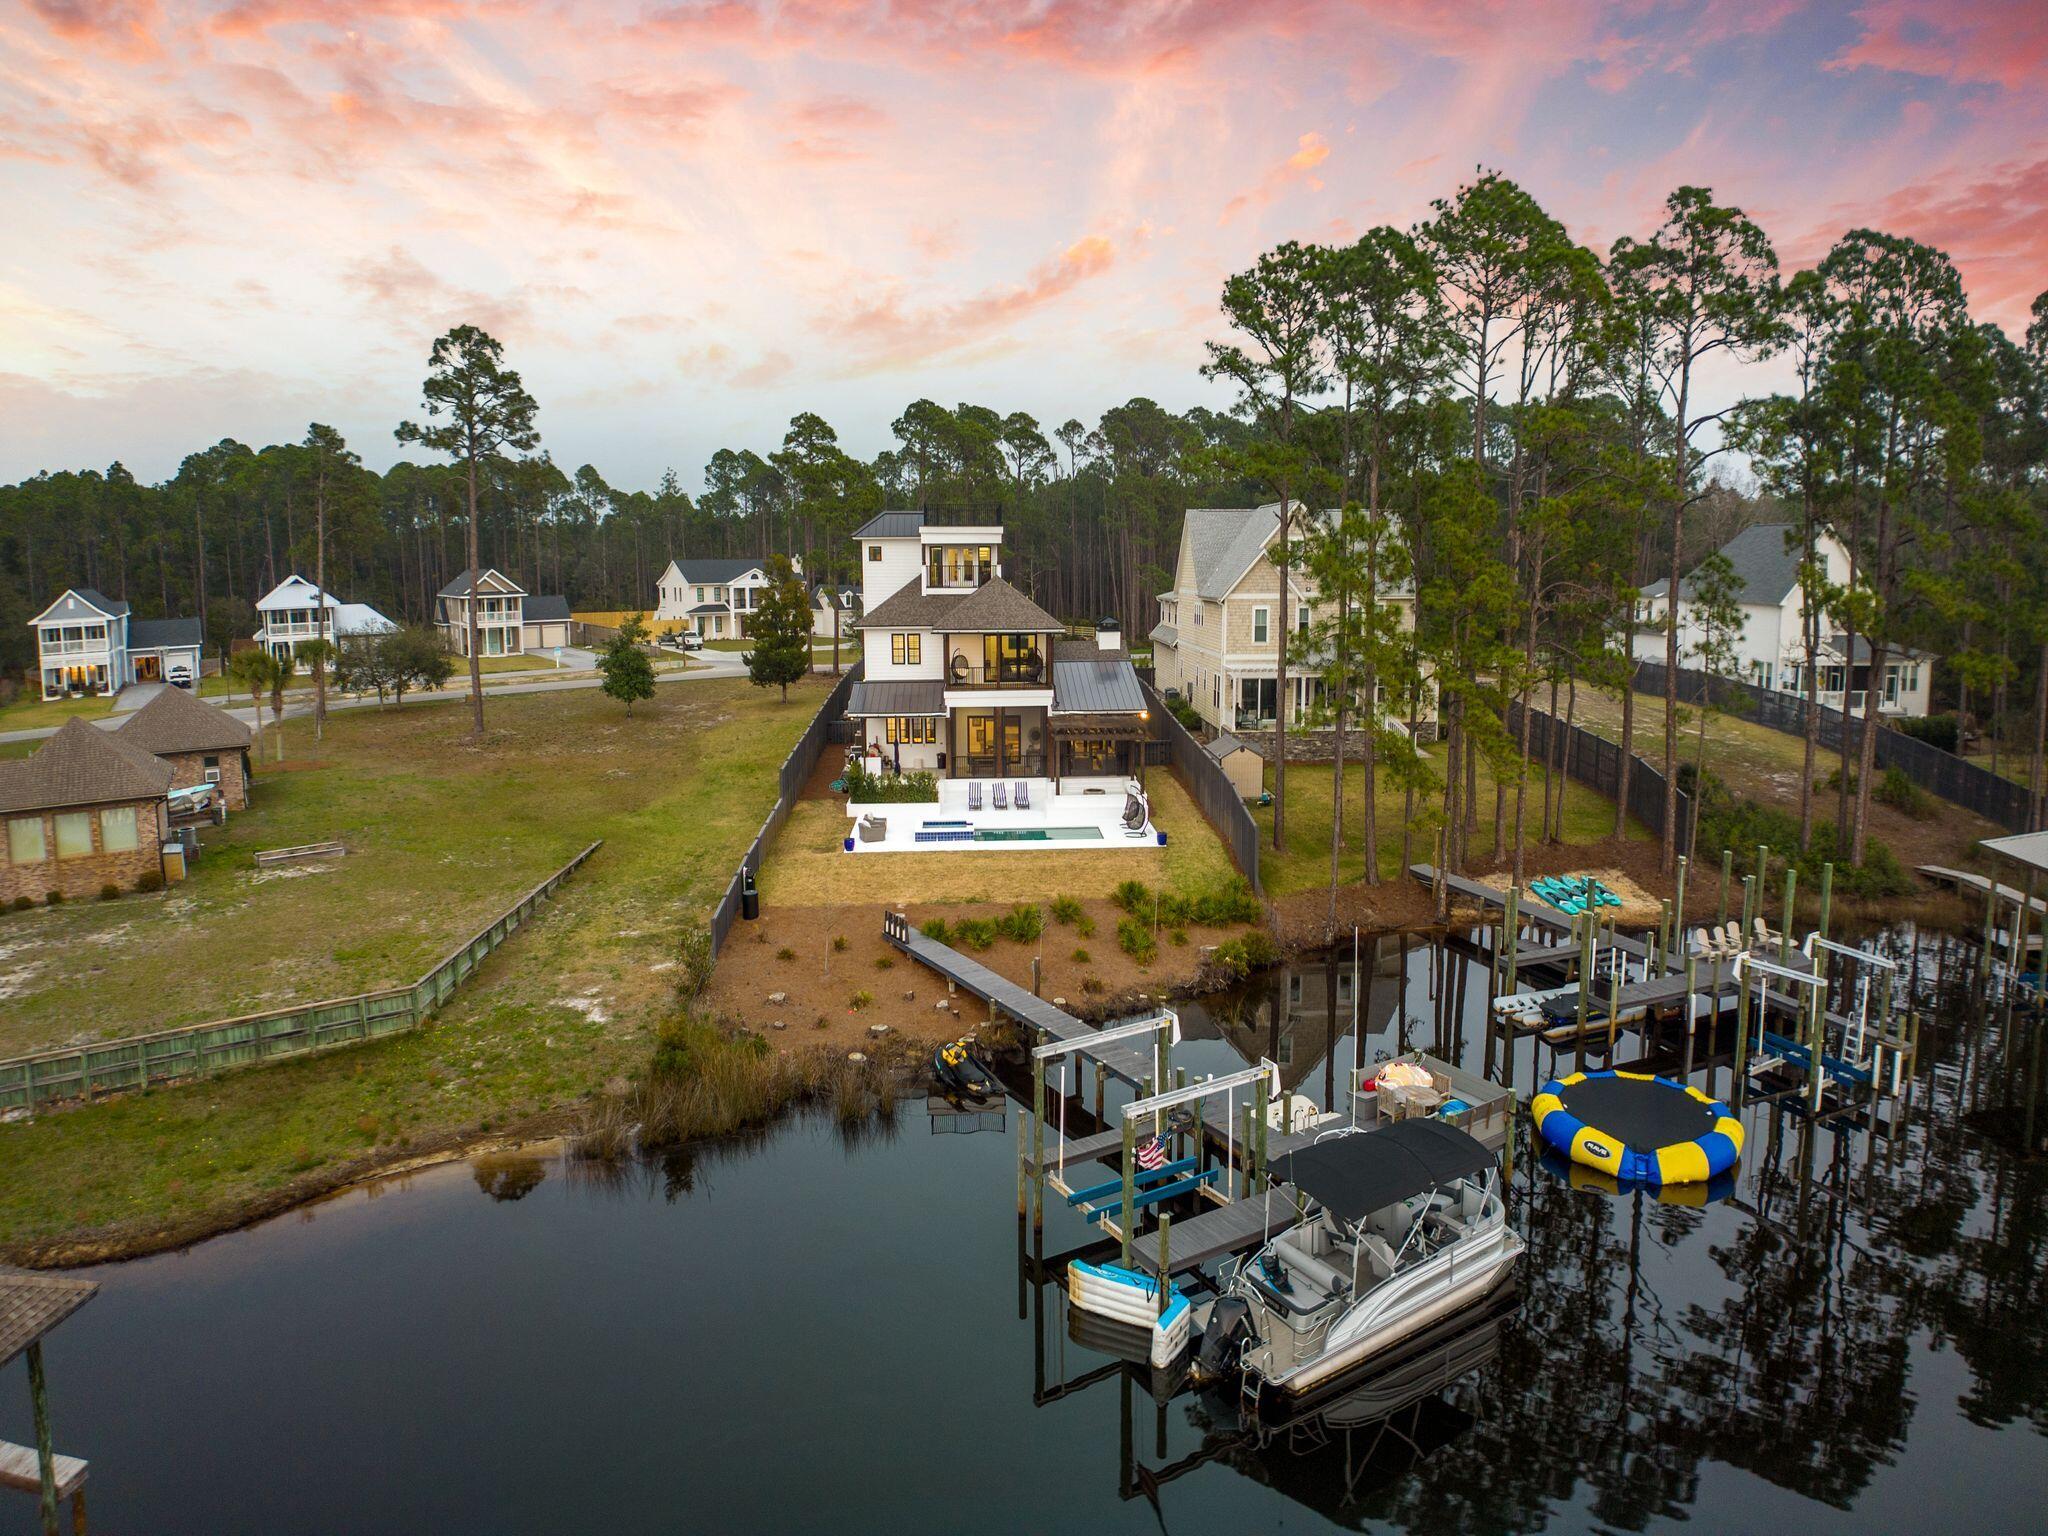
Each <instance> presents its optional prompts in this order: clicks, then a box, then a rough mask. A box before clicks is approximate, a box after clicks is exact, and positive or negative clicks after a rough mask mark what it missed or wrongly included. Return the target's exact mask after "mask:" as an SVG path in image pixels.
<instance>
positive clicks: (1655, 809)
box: [1503, 702, 1692, 853]
mask: <svg viewBox="0 0 2048 1536" xmlns="http://www.w3.org/2000/svg"><path fill="white" fill-rule="evenodd" d="M1503 719H1505V721H1506V722H1507V728H1508V734H1509V735H1510V736H1512V737H1514V739H1515V740H1517V741H1520V740H1521V734H1522V706H1521V705H1520V704H1516V703H1512V702H1511V703H1509V705H1508V707H1507V710H1506V713H1505V714H1504V716H1503ZM1621 754H1622V749H1621V747H1620V746H1619V745H1617V744H1616V743H1614V742H1611V741H1609V740H1607V739H1606V738H1605V737H1603V736H1596V735H1594V734H1593V733H1592V732H1591V731H1589V730H1587V729H1586V728H1585V727H1584V726H1583V725H1566V724H1565V723H1564V722H1563V721H1562V720H1559V719H1558V718H1556V717H1555V716H1554V715H1550V714H1547V713H1545V712H1544V711H1543V710H1540V709H1531V710H1530V711H1529V766H1530V771H1531V772H1535V771H1536V770H1537V769H1538V768H1540V767H1541V765H1542V764H1543V763H1544V762H1545V761H1548V762H1550V763H1551V764H1552V765H1553V766H1554V767H1555V766H1558V765H1560V764H1561V765H1562V768H1563V771H1564V774H1565V776H1566V777H1567V778H1570V779H1576V780H1577V781H1578V782H1579V783H1581V784H1585V785H1588V786H1589V787H1591V788H1593V789H1597V790H1599V791H1600V793H1601V794H1603V795H1605V796H1607V798H1608V799H1610V800H1612V799H1615V798H1616V797H1617V796H1618V795H1619V793H1620V790H1621ZM1628 813H1629V815H1631V816H1633V817H1635V819H1636V820H1637V821H1640V822H1641V823H1642V824H1643V825H1644V826H1646V827H1648V828H1649V829H1650V831H1651V832H1653V833H1655V834H1656V835H1657V836H1658V837H1660V838H1661V837H1662V836H1663V835H1664V775H1663V773H1662V772H1660V771H1659V770H1658V769H1656V768H1653V767H1651V766H1650V764H1648V763H1646V762H1644V761H1643V759H1642V758H1640V757H1638V758H1637V759H1636V760H1635V766H1634V767H1632V768H1631V769H1630V770H1629V775H1628ZM1691 834H1692V796H1690V795H1688V794H1687V793H1686V792H1685V791H1684V790H1682V789H1681V790H1680V791H1679V792H1678V825H1677V834H1676V839H1675V840H1676V843H1677V847H1678V850H1679V852H1681V853H1683V852H1684V851H1685V848H1686V845H1687V843H1688V842H1689V841H1690V840H1691Z"/></svg>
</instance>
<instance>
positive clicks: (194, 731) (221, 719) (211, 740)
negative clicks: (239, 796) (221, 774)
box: [115, 688, 250, 757]
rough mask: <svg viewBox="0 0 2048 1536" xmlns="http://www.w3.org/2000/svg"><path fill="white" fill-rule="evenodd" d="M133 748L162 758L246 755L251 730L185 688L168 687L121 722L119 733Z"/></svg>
mask: <svg viewBox="0 0 2048 1536" xmlns="http://www.w3.org/2000/svg"><path fill="white" fill-rule="evenodd" d="M115 734H116V735H117V736H118V737H119V738H120V739H121V740H122V741H124V742H126V743H128V745H130V746H134V747H140V748H141V749H142V750H143V751H145V752H152V753H155V754H156V755H157V756H159V757H163V756H167V755H169V754H171V753H174V752H242V751H246V750H247V749H248V746H249V740H250V731H249V727H248V726H246V725H244V724H242V722H241V721H239V720H237V719H236V718H235V717H234V716H233V715H231V714H229V713H228V712H227V711H226V710H224V709H216V708H215V707H214V706H213V705H211V704H209V703H207V702H206V701H205V700H204V699H195V698H194V697H193V696H192V695H191V694H189V693H187V692H186V691H185V690H184V689H182V688H164V689H161V690H159V691H158V693H157V696H156V697H155V698H153V699H151V700H150V701H149V702H148V703H147V704H145V705H143V706H142V708H140V709H138V710H137V711H135V713H134V714H132V715H130V716H129V717H128V718H127V719H126V720H124V721H122V722H121V728H120V730H119V731H118V732H116V733H115Z"/></svg>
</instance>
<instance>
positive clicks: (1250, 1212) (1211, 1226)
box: [1131, 1184, 1302, 1275]
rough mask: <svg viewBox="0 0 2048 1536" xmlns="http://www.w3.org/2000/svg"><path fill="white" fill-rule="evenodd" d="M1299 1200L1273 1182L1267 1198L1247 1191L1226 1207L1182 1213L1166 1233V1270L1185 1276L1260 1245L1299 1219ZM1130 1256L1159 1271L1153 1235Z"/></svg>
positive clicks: (1294, 1193)
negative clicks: (1185, 1214) (1270, 1194)
mask: <svg viewBox="0 0 2048 1536" xmlns="http://www.w3.org/2000/svg"><path fill="white" fill-rule="evenodd" d="M1301 1204H1302V1197H1301V1192H1300V1191H1299V1190H1297V1189H1296V1188H1295V1187H1294V1186H1293V1185H1292V1184H1275V1185H1274V1186H1273V1192H1272V1196H1271V1198H1270V1201H1269V1199H1268V1197H1267V1196H1266V1195H1264V1194H1256V1195H1246V1196H1245V1197H1244V1198H1243V1199H1242V1200H1233V1201H1231V1202H1230V1203H1229V1204H1228V1205H1219V1206H1216V1207H1214V1208H1212V1209H1210V1210H1206V1211H1199V1212H1197V1213H1196V1214H1195V1215H1193V1216H1183V1217H1180V1218H1179V1219H1177V1220H1176V1221H1175V1222H1174V1223H1173V1227H1172V1229H1171V1230H1170V1231H1169V1232H1168V1233H1167V1234H1166V1243H1167V1262H1166V1268H1167V1272H1168V1273H1169V1274H1175V1275H1178V1274H1184V1273H1186V1272H1187V1271H1188V1270H1191V1269H1194V1268H1196V1267H1198V1266H1200V1265H1203V1264H1206V1263H1208V1262H1209V1261H1210V1260H1211V1259H1220V1258H1222V1257H1223V1256H1224V1255H1225V1254H1231V1253H1242V1252H1243V1251H1245V1250H1246V1249H1248V1248H1259V1247H1263V1246H1264V1245H1265V1243H1266V1242H1267V1240H1268V1239H1270V1238H1274V1237H1278V1236H1279V1235H1280V1234H1281V1233H1282V1232H1285V1231H1288V1230H1289V1229H1290V1228H1292V1227H1294V1226H1295V1225H1296V1224H1297V1223H1298V1222H1299V1221H1300V1220H1301V1215H1300V1211H1301ZM1131 1259H1132V1261H1133V1262H1135V1263H1137V1264H1139V1265H1142V1266H1143V1267H1144V1268H1146V1269H1149V1270H1150V1271H1152V1273H1154V1274H1157V1273H1159V1244H1158V1243H1157V1242H1156V1241H1154V1240H1151V1239H1141V1240H1139V1241H1138V1242H1135V1243H1133V1244H1132V1245H1131Z"/></svg>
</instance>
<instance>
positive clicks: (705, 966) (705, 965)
mask: <svg viewBox="0 0 2048 1536" xmlns="http://www.w3.org/2000/svg"><path fill="white" fill-rule="evenodd" d="M717 963H718V959H717V956H715V955H713V954H712V952H711V930H710V928H708V927H690V928H685V929H684V930H683V935H682V938H681V939H680V940H678V941H677V944H676V995H677V996H678V997H680V998H681V999H682V1000H683V1001H684V1002H685V1003H687V1002H690V1001H691V1000H693V999H694V998H695V997H696V996H697V994H698V993H700V992H702V991H703V990H704V989H705V987H707V986H709V985H710V984H711V968H712V966H714V965H716V964H717Z"/></svg>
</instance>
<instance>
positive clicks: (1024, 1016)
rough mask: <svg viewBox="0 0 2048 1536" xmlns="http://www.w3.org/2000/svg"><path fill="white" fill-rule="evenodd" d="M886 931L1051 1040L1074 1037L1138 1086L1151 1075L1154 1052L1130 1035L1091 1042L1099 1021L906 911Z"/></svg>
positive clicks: (886, 922) (890, 919) (889, 920)
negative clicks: (1057, 1003) (966, 951)
mask: <svg viewBox="0 0 2048 1536" xmlns="http://www.w3.org/2000/svg"><path fill="white" fill-rule="evenodd" d="M882 937H883V938H884V939H886V940H887V941H888V942H889V943H890V944H892V945H894V946H895V947H896V948H897V949H899V950H901V951H902V952H903V953H904V954H906V955H908V956H909V957H910V958H911V959H913V960H915V961H917V962H918V964H920V965H922V966H925V967H927V968H928V969H930V970H934V971H937V972H938V973H939V974H940V975H941V976H943V977H945V978H946V979H947V980H948V981H951V982H953V983H955V984H956V985H958V986H961V987H964V988H966V990H967V991H968V992H969V993H971V994H972V995H973V996H975V997H978V998H980V999H981V1000H982V1001H983V1002H985V1003H988V1004H989V1005H991V1006H992V1007H995V1008H1000V1009H1001V1010H1002V1011H1003V1012H1004V1013H1007V1014H1008V1015H1009V1016H1010V1017H1011V1018H1013V1019H1016V1020H1017V1021H1018V1022H1019V1023H1022V1024H1028V1025H1030V1026H1031V1027H1032V1028H1033V1029H1035V1030H1037V1031H1038V1032H1039V1034H1041V1035H1043V1036H1044V1037H1046V1038H1047V1039H1050V1040H1062V1041H1074V1042H1077V1043H1079V1044H1080V1048H1081V1051H1082V1053H1083V1054H1084V1055H1086V1056H1088V1057H1089V1058H1091V1059H1092V1060H1095V1061H1099V1062H1101V1063H1102V1065H1103V1066H1105V1067H1107V1068H1108V1069H1109V1070H1110V1071H1111V1072H1113V1073H1115V1074H1116V1076H1117V1077H1119V1078H1121V1079H1122V1080H1123V1081H1124V1082H1126V1083H1129V1084H1130V1085H1131V1086H1132V1087H1140V1086H1142V1085H1144V1084H1145V1083H1146V1082H1148V1081H1149V1080H1150V1079H1151V1076H1152V1071H1153V1058H1152V1052H1151V1051H1149V1050H1147V1049H1145V1048H1144V1047H1143V1046H1140V1045H1138V1044H1135V1043H1133V1042H1131V1041H1128V1040H1112V1041H1110V1042H1108V1043H1107V1044H1102V1045H1091V1044H1089V1043H1088V1037H1089V1036H1091V1035H1093V1034H1094V1033H1095V1026H1094V1025H1092V1024H1089V1023H1085V1022H1084V1021H1082V1020H1080V1019H1077V1018H1075V1017H1074V1016H1073V1015H1072V1014H1071V1013H1068V1012H1067V1011H1066V1010H1065V1009H1063V1008H1055V1007H1054V1006H1053V1005H1052V1004H1051V1003H1049V1002H1047V1001H1046V1000H1045V999H1044V998H1042V997H1040V996H1038V995H1037V994H1036V993H1034V992H1033V991H1031V989H1030V988H1028V987H1020V986H1018V985H1017V983H1016V982H1014V981H1011V980H1010V979H1009V978H1008V977H1007V976H999V975H997V974H996V973H995V972H994V971H992V970H990V969H989V968H988V967H987V966H985V965H983V964H982V963H981V962H980V961H979V960H975V959H971V958H969V957H968V956H966V955H963V954H961V953H960V951H959V950H957V949H954V948H953V947H952V946H951V945H949V944H941V943H939V941H938V940H936V939H928V938H926V937H925V936H924V935H923V934H921V933H919V932H918V931H917V930H916V929H915V928H913V927H911V926H910V919H909V918H907V917H905V916H904V915H903V914H902V913H901V912H891V913H889V914H888V915H887V916H886V917H884V918H883V919H882Z"/></svg>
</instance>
